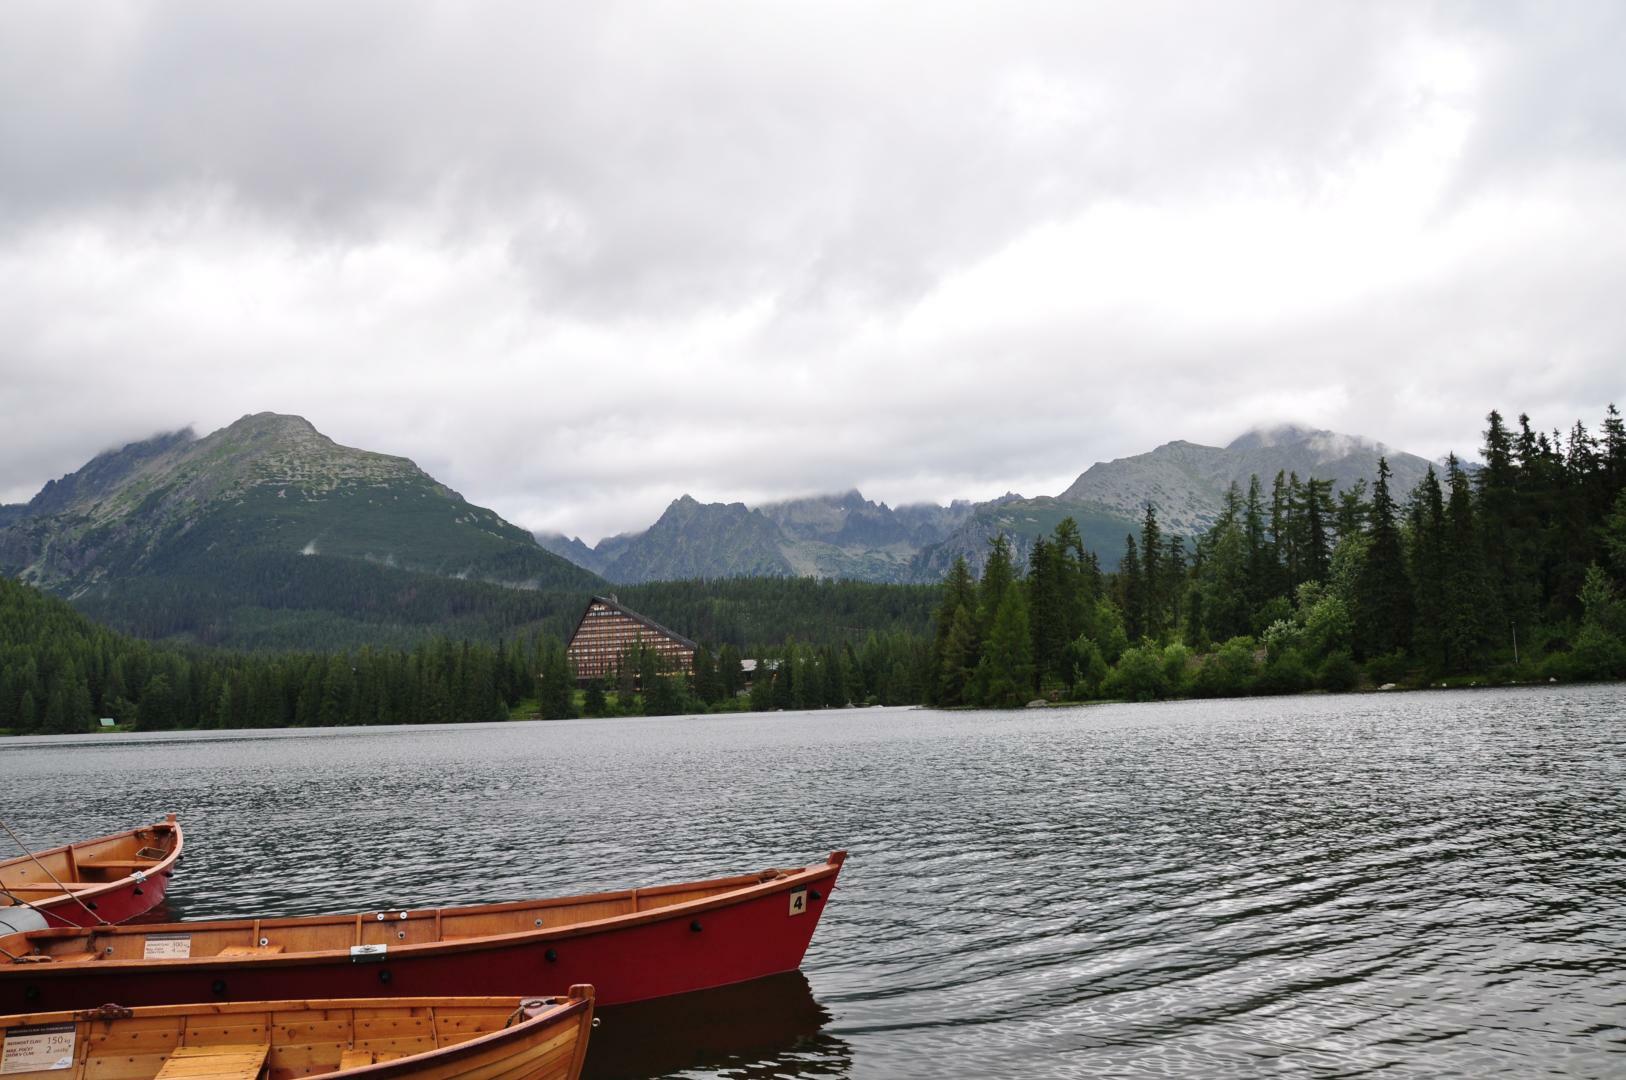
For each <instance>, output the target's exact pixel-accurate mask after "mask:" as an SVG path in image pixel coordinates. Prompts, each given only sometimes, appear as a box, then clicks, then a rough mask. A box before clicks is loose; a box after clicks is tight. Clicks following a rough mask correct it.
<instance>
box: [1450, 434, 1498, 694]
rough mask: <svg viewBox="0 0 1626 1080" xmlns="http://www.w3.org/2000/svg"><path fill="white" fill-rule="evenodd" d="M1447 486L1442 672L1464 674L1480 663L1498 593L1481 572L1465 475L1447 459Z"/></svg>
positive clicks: (1482, 566)
mask: <svg viewBox="0 0 1626 1080" xmlns="http://www.w3.org/2000/svg"><path fill="white" fill-rule="evenodd" d="M1446 481H1447V483H1448V484H1449V486H1450V489H1451V496H1450V502H1449V504H1448V505H1447V507H1446V529H1445V535H1444V540H1443V545H1442V547H1443V550H1442V552H1441V562H1442V564H1443V566H1444V577H1445V583H1444V604H1445V607H1444V612H1443V613H1442V617H1441V620H1440V622H1441V626H1440V632H1441V645H1442V649H1443V660H1444V665H1445V670H1447V671H1451V672H1466V671H1472V670H1474V669H1475V668H1477V667H1478V666H1479V665H1481V664H1482V663H1484V660H1485V656H1486V653H1487V652H1488V649H1489V645H1490V640H1491V634H1490V626H1491V619H1492V618H1493V617H1494V616H1493V612H1494V611H1495V609H1496V593H1495V588H1494V586H1493V585H1492V583H1491V580H1490V577H1489V574H1488V573H1487V571H1486V567H1485V555H1484V548H1483V546H1482V544H1481V541H1480V535H1479V528H1478V525H1477V524H1476V520H1475V517H1476V515H1475V512H1474V502H1473V495H1472V492H1471V490H1470V483H1469V480H1468V475H1467V473H1465V472H1464V471H1463V469H1462V466H1461V464H1460V463H1459V462H1458V461H1457V459H1456V456H1455V455H1452V456H1451V457H1450V458H1448V459H1447V460H1446Z"/></svg>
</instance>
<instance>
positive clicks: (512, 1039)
mask: <svg viewBox="0 0 1626 1080" xmlns="http://www.w3.org/2000/svg"><path fill="white" fill-rule="evenodd" d="M592 1022H593V988H592V987H591V986H572V987H571V988H570V993H569V996H568V997H565V998H546V997H544V998H536V997H530V998H527V997H518V998H514V997H499V996H487V997H452V998H448V997H432V998H387V999H381V998H376V997H374V998H340V999H328V1000H297V1001H259V1002H246V1003H241V1004H231V1003H225V1004H223V1003H214V1002H211V1003H206V1004H201V1005H200V1004H191V1005H180V1006H157V1007H148V1008H136V1009H131V1008H127V1007H124V1006H120V1005H104V1006H101V1007H99V1008H96V1009H89V1010H77V1011H67V1010H65V1011H57V1012H45V1013H32V1014H27V1015H21V1016H3V1017H0V1044H4V1047H5V1050H6V1053H5V1068H4V1071H5V1072H6V1074H7V1075H8V1076H9V1077H11V1078H12V1080H109V1078H112V1077H117V1078H118V1080H187V1078H189V1077H190V1078H202V1077H209V1078H210V1080H219V1078H222V1077H225V1076H227V1075H231V1074H235V1075H237V1076H241V1077H255V1076H258V1077H262V1078H264V1080H304V1078H305V1077H322V1078H324V1080H327V1078H343V1080H497V1078H501V1080H574V1078H575V1077H576V1076H578V1075H579V1074H580V1072H581V1067H582V1062H583V1061H584V1059H585V1058H586V1054H587V1045H588V1039H589V1035H590V1033H591V1028H592ZM14 1039H15V1040H16V1042H17V1044H18V1045H16V1046H15V1047H14V1046H13V1045H12V1043H13V1040H14ZM46 1040H50V1041H49V1042H46ZM42 1043H43V1044H44V1045H42ZM42 1051H44V1053H42Z"/></svg>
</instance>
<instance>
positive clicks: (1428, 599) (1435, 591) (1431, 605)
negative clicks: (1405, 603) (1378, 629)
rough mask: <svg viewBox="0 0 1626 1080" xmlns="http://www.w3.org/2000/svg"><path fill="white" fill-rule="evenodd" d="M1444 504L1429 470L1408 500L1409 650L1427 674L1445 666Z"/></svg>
mask: <svg viewBox="0 0 1626 1080" xmlns="http://www.w3.org/2000/svg"><path fill="white" fill-rule="evenodd" d="M1445 531H1446V528H1445V500H1444V497H1443V495H1442V493H1441V491H1440V480H1439V477H1437V476H1436V475H1435V474H1434V467H1433V466H1432V465H1430V466H1429V468H1428V472H1427V473H1426V474H1425V475H1424V476H1423V480H1422V482H1421V483H1420V484H1418V485H1417V490H1416V491H1414V492H1413V493H1412V500H1411V566H1412V583H1413V587H1414V589H1415V591H1416V597H1415V599H1416V604H1415V610H1416V612H1417V621H1416V627H1415V630H1414V632H1413V636H1412V643H1413V647H1414V649H1415V650H1416V652H1417V656H1418V658H1419V659H1421V660H1422V661H1423V663H1424V664H1426V665H1427V666H1428V667H1429V668H1430V669H1431V670H1434V671H1438V670H1441V669H1442V668H1444V666H1445V638H1444V620H1445V608H1446V600H1445V572H1446V567H1445V543H1446V541H1445Z"/></svg>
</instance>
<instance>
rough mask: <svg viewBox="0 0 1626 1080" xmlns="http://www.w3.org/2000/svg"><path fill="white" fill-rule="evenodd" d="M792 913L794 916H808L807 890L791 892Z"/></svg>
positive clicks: (793, 890)
mask: <svg viewBox="0 0 1626 1080" xmlns="http://www.w3.org/2000/svg"><path fill="white" fill-rule="evenodd" d="M790 913H791V914H792V915H806V914H807V890H806V889H792V890H791V891H790Z"/></svg>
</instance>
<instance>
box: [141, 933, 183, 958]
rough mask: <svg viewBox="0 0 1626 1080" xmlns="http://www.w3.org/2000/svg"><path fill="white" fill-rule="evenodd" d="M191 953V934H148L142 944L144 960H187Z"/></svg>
mask: <svg viewBox="0 0 1626 1080" xmlns="http://www.w3.org/2000/svg"><path fill="white" fill-rule="evenodd" d="M191 955H192V935H191V934H148V935H147V940H146V942H145V943H143V944H142V946H141V959H143V960H185V959H188V958H189V957H190V956H191Z"/></svg>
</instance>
